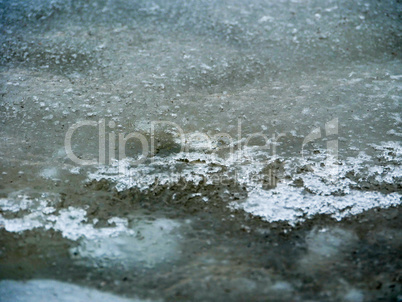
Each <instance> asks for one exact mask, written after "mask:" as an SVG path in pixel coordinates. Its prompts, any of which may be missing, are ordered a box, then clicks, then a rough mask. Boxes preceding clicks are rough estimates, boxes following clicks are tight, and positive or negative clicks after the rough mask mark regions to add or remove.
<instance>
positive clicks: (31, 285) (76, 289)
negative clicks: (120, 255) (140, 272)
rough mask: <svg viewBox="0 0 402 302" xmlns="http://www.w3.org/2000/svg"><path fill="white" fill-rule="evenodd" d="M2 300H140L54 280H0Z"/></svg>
mask: <svg viewBox="0 0 402 302" xmlns="http://www.w3.org/2000/svg"><path fill="white" fill-rule="evenodd" d="M0 296H1V301H2V302H25V301H32V302H43V301H54V302H67V301H68V302H98V301H104V302H141V301H151V300H141V299H127V298H122V297H119V296H116V295H112V294H109V293H105V292H102V291H99V290H96V289H90V288H85V287H81V286H78V285H74V284H69V283H65V282H60V281H55V280H31V281H26V282H23V281H12V280H2V281H0Z"/></svg>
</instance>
